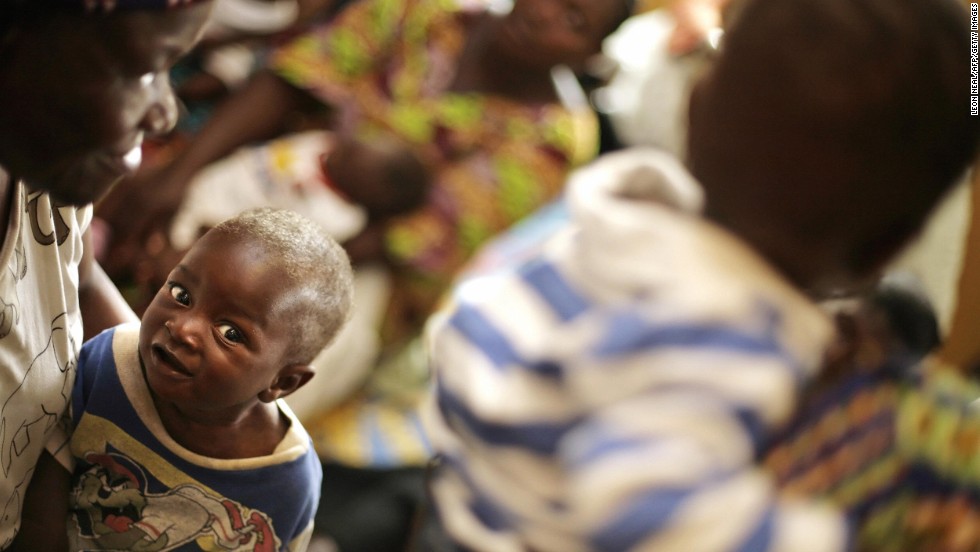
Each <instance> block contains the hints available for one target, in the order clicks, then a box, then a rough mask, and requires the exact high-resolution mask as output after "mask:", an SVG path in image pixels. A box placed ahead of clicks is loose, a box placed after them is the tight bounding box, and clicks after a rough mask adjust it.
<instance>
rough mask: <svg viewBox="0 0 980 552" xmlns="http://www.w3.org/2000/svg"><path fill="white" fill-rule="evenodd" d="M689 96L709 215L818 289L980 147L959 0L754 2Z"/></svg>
mask: <svg viewBox="0 0 980 552" xmlns="http://www.w3.org/2000/svg"><path fill="white" fill-rule="evenodd" d="M735 7H737V9H736V11H735V17H734V21H732V24H731V26H730V28H729V29H728V30H727V32H726V34H725V38H724V39H723V42H722V45H721V54H720V56H719V58H718V59H717V60H716V63H715V64H714V66H713V68H712V70H711V71H710V72H708V73H707V75H706V77H705V78H704V79H703V80H702V81H701V82H700V83H699V84H698V85H697V86H696V88H695V91H694V94H693V96H692V99H691V112H690V117H691V120H690V122H691V126H690V134H689V138H688V142H689V156H690V158H689V163H690V167H691V170H692V172H693V173H694V175H695V176H696V177H697V178H698V179H699V180H701V182H702V183H703V185H704V187H705V189H706V192H707V199H708V207H707V210H708V213H709V215H710V216H712V217H713V218H715V219H716V220H718V221H719V222H721V223H722V224H724V225H726V226H728V227H729V228H731V229H732V230H734V231H735V232H737V233H739V234H740V235H742V236H743V237H744V238H745V239H747V240H748V241H750V242H751V243H753V245H755V246H756V247H757V248H758V249H759V250H760V251H762V252H763V254H764V255H766V256H767V257H769V258H770V260H771V261H773V262H774V263H776V265H777V266H779V268H781V269H782V270H783V271H784V272H785V273H786V274H787V275H788V276H789V277H790V278H791V279H792V280H794V281H795V282H796V283H798V284H800V285H802V286H804V287H807V288H809V289H811V290H813V291H815V292H819V291H825V290H827V288H839V287H846V286H849V285H853V284H854V283H855V281H857V280H860V279H861V278H864V277H866V276H868V275H870V274H873V273H874V272H875V271H876V270H878V269H880V267H881V266H882V265H883V264H884V263H885V262H886V261H887V260H888V259H890V258H891V257H892V256H893V254H894V253H895V252H896V251H897V250H898V249H900V248H901V246H903V245H904V244H905V243H906V242H907V241H908V240H909V239H910V238H911V237H912V236H913V235H915V233H916V232H917V231H918V230H919V228H920V226H921V224H922V223H923V221H924V219H925V217H926V215H927V214H928V213H929V212H930V210H931V208H932V207H933V206H934V205H935V203H936V202H937V200H938V199H939V198H940V197H941V196H942V195H943V194H944V192H945V191H947V190H948V189H949V188H950V186H951V185H952V184H953V183H954V182H955V181H956V179H957V178H958V177H959V176H961V174H962V173H963V171H964V169H965V167H966V164H967V163H968V161H969V160H970V159H971V158H972V156H973V155H974V153H975V151H976V148H977V140H978V133H980V118H977V117H970V116H969V108H970V103H969V102H970V97H969V82H968V76H969V74H970V57H969V56H970V44H969V27H968V17H967V14H966V10H965V9H964V7H963V6H962V5H961V4H960V3H959V2H958V1H957V0H793V1H787V0H747V1H745V2H743V3H742V5H738V6H735Z"/></svg>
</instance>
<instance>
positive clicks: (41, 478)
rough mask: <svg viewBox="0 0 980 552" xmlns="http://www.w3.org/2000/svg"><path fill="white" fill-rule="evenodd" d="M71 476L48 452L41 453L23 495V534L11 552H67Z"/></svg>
mask: <svg viewBox="0 0 980 552" xmlns="http://www.w3.org/2000/svg"><path fill="white" fill-rule="evenodd" d="M70 488H71V474H70V473H68V470H67V469H65V467H64V466H62V465H61V464H59V463H58V461H57V460H55V459H54V457H53V456H51V454H50V453H49V452H48V451H46V450H45V451H44V452H42V453H41V458H40V459H38V462H37V466H35V468H34V476H33V477H31V483H30V485H29V486H28V487H27V493H26V494H25V495H24V510H23V511H22V512H21V521H20V531H19V532H18V533H17V536H16V537H15V538H14V541H13V543H11V545H10V548H7V551H8V552H21V551H23V552H36V551H38V550H50V551H51V552H58V551H61V550H68V528H67V520H68V493H69V490H70Z"/></svg>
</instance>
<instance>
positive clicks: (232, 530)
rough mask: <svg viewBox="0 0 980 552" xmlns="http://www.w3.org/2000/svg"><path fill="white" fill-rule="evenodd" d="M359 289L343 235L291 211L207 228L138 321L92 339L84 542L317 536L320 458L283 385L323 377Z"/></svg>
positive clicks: (76, 414)
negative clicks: (322, 364) (326, 353)
mask: <svg viewBox="0 0 980 552" xmlns="http://www.w3.org/2000/svg"><path fill="white" fill-rule="evenodd" d="M351 300H352V273H351V268H350V265H349V263H348V260H347V256H346V254H345V253H344V251H343V249H342V248H341V247H340V246H339V245H338V244H337V243H336V242H335V241H334V240H332V239H331V238H329V237H328V236H326V235H325V234H324V233H323V232H322V231H321V230H320V228H319V227H317V226H316V225H315V224H313V223H311V222H310V221H308V220H306V219H305V218H303V217H301V216H300V215H297V214H295V213H292V212H290V211H286V210H273V209H261V210H255V211H249V212H246V213H243V214H241V215H240V216H237V217H235V218H232V219H230V220H228V221H226V222H223V223H221V224H219V225H218V226H216V227H214V228H213V229H212V230H210V231H209V232H208V233H207V234H205V235H204V236H203V237H202V238H201V239H200V240H198V241H197V243H195V244H194V246H193V247H192V248H191V249H190V251H188V253H187V255H186V256H185V257H184V258H183V260H182V261H181V262H180V263H179V264H178V265H177V266H176V267H175V268H174V269H173V271H172V272H171V273H170V276H169V278H168V281H167V283H166V284H165V285H164V286H163V287H162V288H161V289H160V291H159V293H158V294H157V296H156V297H155V298H154V299H153V302H152V303H151V304H150V306H149V307H148V308H147V310H146V312H145V314H144V316H143V319H142V323H141V324H140V325H139V326H138V327H137V326H136V325H124V326H119V327H116V328H114V329H112V330H108V331H106V332H103V333H102V334H100V335H99V336H97V337H95V338H94V339H92V340H91V341H88V342H86V343H85V345H83V347H82V354H81V356H80V358H79V362H78V377H77V381H76V384H75V388H74V390H73V392H72V405H71V412H72V425H73V430H72V433H71V445H70V447H71V455H72V457H73V459H74V462H75V469H74V472H73V475H72V485H71V493H70V498H69V500H68V507H69V509H70V517H69V523H68V539H69V541H70V544H71V549H72V550H81V549H85V550H92V549H98V550H102V549H105V550H150V549H153V550H159V549H168V550H169V549H172V548H173V547H176V546H179V545H183V544H185V543H194V542H197V544H198V545H199V546H201V548H202V549H208V550H211V549H228V550H239V549H245V548H244V547H247V549H249V550H253V549H254V550H285V549H287V548H288V549H289V550H302V549H304V548H305V546H306V542H307V541H308V539H309V537H310V534H311V531H312V523H313V514H314V513H315V510H316V505H317V501H318V498H319V490H320V483H321V481H320V480H321V469H320V462H319V459H318V458H317V456H316V454H315V452H314V451H313V449H312V446H311V443H310V438H309V436H308V435H307V433H306V431H305V430H304V429H303V427H302V426H301V425H300V423H299V421H298V420H297V419H296V418H295V417H294V416H293V414H292V412H291V411H290V410H289V408H288V407H287V406H286V405H285V403H284V402H283V401H281V400H280V399H282V398H283V397H286V396H287V395H289V394H290V393H292V392H293V391H295V390H296V389H298V388H300V387H302V386H303V385H304V384H306V383H307V382H308V381H309V380H310V378H312V377H313V370H312V368H311V367H310V362H311V360H312V359H313V357H314V356H315V355H316V353H317V352H319V351H320V350H321V349H322V348H323V347H324V346H325V345H326V344H327V343H328V342H329V341H330V340H331V339H332V338H333V337H334V336H335V335H336V334H337V332H338V331H339V329H340V328H341V326H342V325H343V324H344V322H345V320H346V318H347V316H348V312H349V310H350V307H351ZM39 477H40V475H39ZM32 488H33V487H32ZM59 498H60V500H65V498H66V497H64V496H61V497H59ZM52 500H54V499H53V498H52ZM63 527H64V522H63V520H60V519H54V520H52V528H51V529H50V530H51V531H56V530H63V529H62V528H63ZM28 544H29V542H28Z"/></svg>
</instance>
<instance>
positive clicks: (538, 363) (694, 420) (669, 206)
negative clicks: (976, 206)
mask: <svg viewBox="0 0 980 552" xmlns="http://www.w3.org/2000/svg"><path fill="white" fill-rule="evenodd" d="M638 167H639V170H635V169H637V168H638ZM699 194H700V192H699V190H698V188H697V185H696V184H695V183H694V182H693V181H691V179H690V177H689V176H687V175H686V173H684V172H683V169H681V168H680V167H679V166H678V165H677V164H676V162H674V161H673V160H672V159H670V158H669V157H666V156H664V155H660V154H657V153H653V152H650V151H646V150H643V151H630V152H625V153H620V154H613V155H612V156H607V157H606V158H603V159H600V160H599V161H597V162H596V163H594V164H593V165H592V166H589V167H586V168H584V169H583V170H581V171H580V172H579V173H577V174H576V175H575V176H574V177H573V179H572V181H571V182H570V184H569V196H568V207H569V210H570V219H571V220H570V221H568V223H567V224H566V225H565V226H566V227H565V228H563V229H562V230H560V231H558V232H557V233H556V234H557V235H555V236H554V237H552V238H551V239H550V240H548V242H547V243H546V244H544V245H543V246H542V247H541V250H540V252H539V253H538V254H536V255H534V256H532V258H531V259H530V260H529V261H527V262H524V263H523V264H522V265H521V266H520V267H516V268H512V269H502V270H500V271H499V272H496V273H493V274H489V275H478V276H473V277H471V278H469V279H468V280H466V281H465V282H464V283H462V284H461V285H460V286H459V287H458V288H457V290H456V292H455V294H454V296H453V298H452V300H451V302H450V305H449V306H448V307H447V308H446V309H444V310H443V311H442V312H441V313H440V314H438V315H437V316H436V317H435V318H434V319H433V321H432V322H431V325H430V327H429V334H428V337H429V345H430V347H431V351H430V353H431V358H432V361H433V368H434V371H435V385H436V392H435V399H434V404H433V405H432V409H431V410H430V414H431V417H430V420H429V421H430V426H431V427H430V429H431V436H432V439H433V442H434V444H435V446H436V448H437V450H438V452H439V453H440V455H441V457H442V459H443V467H442V468H441V470H440V471H439V476H438V477H437V478H436V480H435V481H434V483H433V492H434V496H435V499H436V503H437V507H438V509H439V511H440V515H441V516H442V519H443V522H444V524H445V526H446V528H447V530H448V531H449V533H450V534H451V535H452V536H453V538H454V539H456V540H457V541H458V542H459V543H460V544H462V545H463V546H465V547H467V548H469V549H473V550H486V551H492V552H510V551H515V552H516V551H522V550H535V551H539V552H548V551H556V552H559V551H560V552H574V551H587V550H589V551H591V550H602V551H620V550H657V551H675V550H676V551H679V552H692V551H701V550H705V551H708V550H710V551H750V550H751V551H777V550H780V551H790V552H823V551H832V550H842V549H845V548H846V544H847V543H846V541H847V531H846V528H845V523H844V520H843V518H842V517H841V515H840V514H839V513H838V512H837V511H836V510H833V509H830V508H828V507H824V506H822V505H818V504H815V503H809V502H790V501H787V500H784V499H781V498H778V497H777V496H776V491H775V489H774V485H773V482H772V480H771V478H770V477H769V476H768V475H766V474H765V473H764V472H763V471H762V470H761V469H760V468H759V466H758V465H757V456H758V453H759V451H760V450H761V449H762V447H763V446H764V445H765V443H766V441H767V439H768V438H769V437H771V436H772V435H773V434H774V433H775V432H776V430H777V429H778V428H779V427H780V426H781V425H782V424H784V423H785V422H786V421H787V419H788V418H789V416H791V414H792V412H793V409H794V407H795V406H796V403H797V399H798V395H799V392H800V390H801V387H802V385H803V384H804V383H805V382H806V381H807V380H809V379H810V378H811V377H812V376H813V374H814V372H815V370H816V368H817V365H818V364H819V362H820V360H821V357H822V353H823V350H824V348H825V346H826V344H827V342H828V340H829V339H830V336H831V331H832V327H831V323H830V321H829V319H828V318H827V317H826V316H825V315H824V314H823V313H822V312H821V311H820V310H818V309H817V307H816V306H815V305H813V304H812V303H811V302H810V301H809V300H808V299H806V298H805V297H804V296H803V295H801V294H800V293H799V292H798V291H797V290H795V289H794V288H793V287H791V286H790V284H788V283H787V282H786V281H785V280H783V279H782V277H780V276H779V275H778V274H777V273H776V272H775V271H774V270H773V269H772V268H771V267H770V266H769V265H768V264H767V263H766V262H765V261H763V260H762V259H761V258H760V257H759V256H758V255H757V254H756V253H754V252H753V251H751V250H750V249H749V248H748V247H747V246H746V245H745V244H744V243H742V242H740V241H739V240H738V239H736V238H735V237H734V236H732V235H730V234H728V233H726V232H725V231H723V230H722V229H720V228H718V227H716V226H713V225H711V224H710V223H707V222H705V221H704V220H703V219H701V218H699V217H698V216H697V215H696V214H695V213H692V211H697V210H698V209H699V207H700V195H699Z"/></svg>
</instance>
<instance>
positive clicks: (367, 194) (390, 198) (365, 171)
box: [322, 135, 432, 220]
mask: <svg viewBox="0 0 980 552" xmlns="http://www.w3.org/2000/svg"><path fill="white" fill-rule="evenodd" d="M322 168H323V172H324V174H325V176H326V178H327V179H328V180H329V182H330V184H331V185H332V186H333V187H334V188H335V189H336V190H337V191H339V192H340V193H341V194H343V195H344V196H345V197H346V198H347V199H348V200H350V201H351V202H353V203H355V204H357V205H360V206H361V207H363V208H364V210H365V211H367V213H368V216H370V217H371V218H372V219H374V220H383V219H386V218H389V217H392V216H395V215H401V214H405V213H408V212H410V211H412V210H414V209H416V208H418V207H421V206H422V204H423V203H425V200H426V198H427V197H428V194H429V188H430V187H431V181H432V175H431V173H430V171H429V169H428V168H427V167H426V165H425V163H423V162H422V160H421V159H419V157H418V156H417V155H416V154H415V153H414V152H413V151H412V149H411V148H410V147H409V146H408V144H406V143H405V142H404V141H402V140H399V139H398V138H396V137H394V136H390V135H381V136H376V137H373V138H371V139H365V138H358V137H354V136H351V135H338V137H337V140H336V142H334V145H333V147H332V148H331V149H330V151H329V152H327V154H326V155H324V157H323V159H322Z"/></svg>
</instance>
